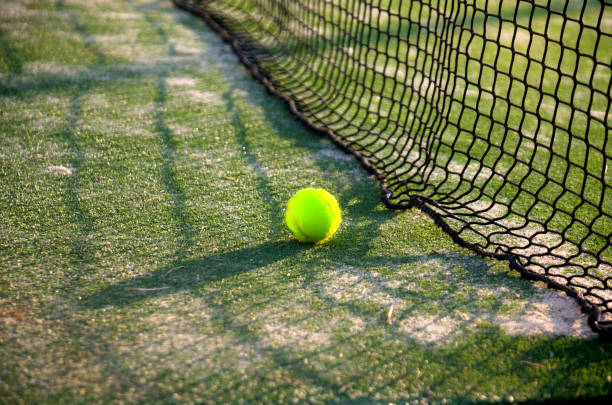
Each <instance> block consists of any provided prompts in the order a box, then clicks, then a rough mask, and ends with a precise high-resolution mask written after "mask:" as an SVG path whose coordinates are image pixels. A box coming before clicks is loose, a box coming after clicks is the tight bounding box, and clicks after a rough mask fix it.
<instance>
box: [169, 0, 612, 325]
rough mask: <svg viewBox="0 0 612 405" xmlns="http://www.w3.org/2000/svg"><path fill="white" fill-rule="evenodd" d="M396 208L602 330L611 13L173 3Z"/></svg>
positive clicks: (252, 1) (383, 2) (610, 276)
mask: <svg viewBox="0 0 612 405" xmlns="http://www.w3.org/2000/svg"><path fill="white" fill-rule="evenodd" d="M174 2H175V4H176V5H177V6H179V7H181V8H184V9H186V10H189V11H191V12H193V13H195V14H197V15H199V16H201V17H202V18H203V19H204V20H205V21H206V22H207V23H208V24H209V25H210V26H211V27H212V28H213V29H215V30H216V31H217V32H218V33H220V34H221V35H222V36H223V38H224V39H225V40H227V41H228V42H230V43H231V45H232V47H233V49H234V51H235V52H236V53H237V54H238V55H239V57H240V59H241V61H242V62H243V63H244V64H245V65H246V66H247V67H248V68H249V69H250V71H251V73H252V74H253V76H254V77H255V78H257V79H258V80H259V81H261V82H262V83H263V84H264V85H265V86H266V87H267V88H268V90H269V91H270V92H272V93H274V94H276V95H277V96H279V97H281V98H282V99H283V100H285V101H286V102H287V104H288V105H289V108H290V109H291V111H292V112H293V113H294V114H295V115H296V116H297V117H298V118H299V119H300V120H301V121H302V122H303V123H305V124H306V125H308V126H309V127H310V128H312V129H313V130H315V131H316V132H319V133H321V134H325V135H327V136H328V137H329V138H330V139H331V140H332V141H333V142H334V143H336V144H337V145H338V146H339V147H340V148H342V149H343V150H345V151H346V152H349V153H351V154H353V155H355V156H356V157H357V159H358V160H359V161H360V162H361V164H362V165H363V166H364V167H365V168H366V169H368V170H369V171H370V172H371V173H373V174H375V175H376V176H377V177H378V179H379V180H380V184H381V190H382V200H383V202H384V203H385V204H386V205H387V206H388V207H390V208H394V209H407V208H409V207H414V206H418V207H419V208H421V209H422V210H423V211H424V212H426V213H427V214H429V215H430V216H431V217H433V218H434V220H435V221H436V222H437V223H438V225H440V226H441V227H442V228H443V229H444V230H445V231H446V232H448V233H449V234H450V235H451V236H452V237H453V239H454V240H455V241H456V242H458V243H460V244H461V245H463V246H466V247H469V248H471V249H473V250H475V251H477V252H479V253H481V254H484V255H487V256H492V257H496V258H498V259H505V260H508V261H509V263H510V265H511V266H512V267H513V268H514V269H516V270H518V271H520V272H521V274H522V275H523V276H525V277H527V278H529V279H533V280H539V281H543V282H545V283H547V285H548V286H549V287H551V288H555V289H558V290H561V291H564V292H565V293H566V294H568V295H570V296H572V297H574V298H575V299H576V300H577V301H578V303H579V304H580V305H581V306H582V308H583V310H584V311H585V312H587V313H588V314H589V315H590V324H591V326H592V327H593V328H594V329H595V330H597V331H598V332H599V333H600V334H602V335H607V336H610V335H611V334H612V247H611V243H612V168H610V167H609V166H612V133H611V131H610V122H611V120H612V114H611V111H610V105H611V103H610V97H611V76H612V5H611V4H606V3H602V2H598V1H578V2H576V1H536V2H531V1H519V0H501V1H451V0H449V1H444V0H440V1H436V0H432V1H400V0H370V1H363V0H362V1H357V0H223V1H221V0H219V1H216V0H174Z"/></svg>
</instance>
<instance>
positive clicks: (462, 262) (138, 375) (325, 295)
mask: <svg viewBox="0 0 612 405" xmlns="http://www.w3.org/2000/svg"><path fill="white" fill-rule="evenodd" d="M0 55H1V56H0V211H1V212H2V221H1V222H0V227H1V228H0V231H1V233H0V235H2V236H1V237H0V358H1V359H2V367H1V368H0V403H7V404H20V403H23V404H29V403H112V402H116V403H147V404H150V403H273V402H277V403H289V402H298V403H299V402H307V403H338V404H357V403H366V404H367V403H371V404H383V403H384V404H387V403H390V402H391V403H425V402H427V403H471V402H499V401H544V400H555V401H557V400H572V399H575V398H583V399H588V398H595V397H602V396H606V395H610V394H611V393H612V382H611V380H612V377H611V374H612V351H611V350H610V344H609V343H606V342H604V341H601V340H599V339H598V338H597V337H596V336H595V335H594V334H593V333H592V332H590V330H589V328H588V326H587V325H586V321H585V317H584V316H581V315H580V314H579V310H578V308H577V306H576V304H575V303H574V302H573V301H571V300H570V299H569V298H567V297H562V296H560V295H558V294H557V293H554V292H550V291H548V290H545V289H542V288H541V287H539V286H536V285H534V284H532V283H530V282H527V281H525V280H523V279H520V278H519V277H518V276H517V274H516V273H515V272H512V271H510V270H509V269H508V268H507V265H506V264H505V263H497V262H493V261H489V260H485V259H483V258H480V257H478V256H475V255H474V254H473V253H471V252H469V251H466V250H463V249H461V248H459V247H457V246H456V245H455V244H453V243H452V241H451V239H450V238H449V237H448V236H447V235H446V234H444V233H443V232H442V231H441V230H440V229H439V228H437V227H436V226H435V225H434V223H433V222H432V221H431V220H430V219H429V218H428V217H426V216H425V215H423V214H422V213H421V212H419V211H417V210H408V211H406V212H394V211H390V210H387V209H385V208H383V207H382V205H381V203H380V201H379V190H378V186H377V182H376V180H375V179H373V178H371V177H369V176H368V175H367V173H366V172H365V171H364V170H363V169H362V168H361V167H360V166H359V165H358V164H357V162H356V161H354V159H352V158H351V157H349V156H346V155H344V154H342V153H341V152H339V151H338V150H336V149H335V148H334V147H333V146H332V145H331V144H330V143H329V142H328V141H327V140H325V139H323V138H320V137H317V136H316V135H315V134H313V133H311V132H310V131H308V130H307V129H305V128H304V127H303V126H302V125H300V124H299V123H298V122H296V121H295V120H294V119H293V118H292V116H291V115H290V114H289V113H288V112H287V109H286V107H285V106H284V104H283V103H282V102H281V101H279V100H278V99H276V98H273V97H271V96H269V95H267V94H266V92H265V90H264V89H263V88H262V87H261V86H260V85H259V84H258V83H256V82H255V81H253V80H252V78H251V77H250V75H249V74H248V73H247V72H246V70H245V69H244V68H243V67H242V66H241V65H240V64H239V63H238V62H237V58H236V57H235V56H234V55H233V54H232V53H231V50H230V48H229V47H228V46H227V45H226V44H224V43H223V42H222V41H221V40H220V39H219V38H218V37H217V36H216V34H214V33H213V32H212V31H210V29H208V28H207V27H206V26H205V25H203V23H202V22H201V21H200V20H198V19H197V18H195V17H192V16H190V15H188V14H186V13H184V12H181V11H178V10H176V9H174V8H173V7H172V5H171V2H170V1H162V0H155V1H151V0H147V1H145V0H132V1H123V0H99V1H96V2H89V1H85V0H83V1H76V0H73V1H68V0H66V1H56V2H52V1H43V0H40V1H32V2H28V3H26V2H21V1H8V2H3V3H2V4H0ZM308 186H316V187H322V188H325V189H327V190H329V191H330V192H331V193H332V194H334V195H335V196H336V197H337V199H338V201H339V203H340V205H341V207H342V210H343V218H344V221H343V223H342V224H341V226H340V229H339V231H338V233H337V234H336V236H335V237H334V238H332V240H330V241H329V242H328V243H326V244H323V245H320V246H309V245H303V244H300V243H298V242H296V241H295V240H294V239H293V238H292V237H291V234H290V233H289V231H288V230H287V229H286V228H285V226H284V224H283V209H284V204H285V202H286V201H287V200H288V199H289V197H290V196H291V195H292V194H293V193H294V192H295V191H296V190H298V189H300V188H303V187H308Z"/></svg>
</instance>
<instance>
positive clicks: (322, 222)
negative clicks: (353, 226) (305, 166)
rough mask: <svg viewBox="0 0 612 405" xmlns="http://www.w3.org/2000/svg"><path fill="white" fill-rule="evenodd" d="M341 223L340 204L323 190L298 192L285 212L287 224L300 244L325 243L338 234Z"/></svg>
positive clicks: (310, 189)
mask: <svg viewBox="0 0 612 405" xmlns="http://www.w3.org/2000/svg"><path fill="white" fill-rule="evenodd" d="M340 221H341V215H340V207H338V202H337V201H336V199H335V198H334V196H333V195H331V194H329V193H328V192H327V191H325V190H323V189H322V188H305V189H302V190H300V191H298V192H297V193H295V194H294V195H293V197H291V198H290V199H289V202H288V203H287V209H286V210H285V223H286V224H287V227H288V228H289V230H290V231H291V232H292V233H293V235H294V236H295V237H296V239H297V240H299V241H300V242H310V243H321V242H325V241H326V240H328V239H329V238H331V237H332V235H333V234H334V232H336V230H337V229H338V226H339V225H340Z"/></svg>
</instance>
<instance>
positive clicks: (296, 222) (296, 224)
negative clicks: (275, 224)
mask: <svg viewBox="0 0 612 405" xmlns="http://www.w3.org/2000/svg"><path fill="white" fill-rule="evenodd" d="M287 214H289V216H290V217H291V219H292V220H293V223H294V224H295V226H297V228H298V229H299V230H300V232H301V233H302V235H304V236H305V237H306V238H307V239H310V240H311V241H313V240H315V238H313V237H312V236H310V235H308V234H307V233H306V232H304V230H303V229H302V227H301V226H300V224H299V222H298V220H297V219H295V217H294V216H293V214H292V213H291V210H287Z"/></svg>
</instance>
